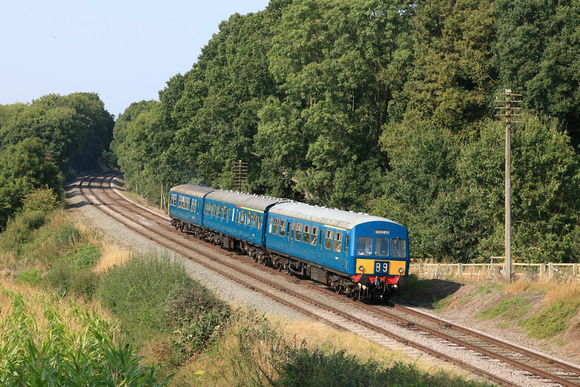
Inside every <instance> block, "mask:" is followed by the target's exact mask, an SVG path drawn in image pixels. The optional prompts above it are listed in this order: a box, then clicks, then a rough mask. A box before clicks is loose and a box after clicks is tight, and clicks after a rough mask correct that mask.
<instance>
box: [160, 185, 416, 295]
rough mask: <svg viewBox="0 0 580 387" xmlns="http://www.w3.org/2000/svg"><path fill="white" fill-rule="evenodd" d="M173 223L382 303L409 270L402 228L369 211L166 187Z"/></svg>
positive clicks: (190, 187)
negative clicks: (364, 212) (169, 189)
mask: <svg viewBox="0 0 580 387" xmlns="http://www.w3.org/2000/svg"><path fill="white" fill-rule="evenodd" d="M169 215H170V216H171V224H172V225H173V226H174V227H175V228H176V229H178V230H180V231H182V232H187V233H190V234H193V235H195V236H196V237H198V238H200V239H204V240H207V241H210V242H212V243H214V244H216V245H219V246H221V247H224V248H227V249H230V250H238V251H242V252H245V253H247V254H248V255H250V256H251V257H253V258H254V260H256V261H259V262H262V263H264V264H267V265H271V266H273V267H275V268H277V269H278V270H281V271H282V270H284V271H287V272H288V273H293V274H296V275H299V276H307V277H309V278H311V279H313V280H316V281H319V282H322V283H324V284H326V285H327V286H330V287H332V288H334V289H335V290H336V291H337V292H342V293H345V294H348V295H349V296H351V297H353V298H356V299H362V298H380V299H383V300H387V299H388V298H389V296H390V295H391V294H392V293H393V292H395V291H396V290H397V287H398V283H399V279H400V278H401V277H406V276H407V274H408V270H409V251H408V234H407V229H406V228H405V227H403V226H401V225H399V224H397V223H395V222H393V221H391V220H388V219H385V218H380V217H377V216H371V215H368V214H361V213H354V212H348V211H341V210H336V209H328V208H324V207H317V206H311V205H308V204H304V203H298V202H294V201H289V200H285V199H276V198H269V197H264V196H256V195H248V194H244V193H239V192H230V191H221V190H216V189H212V188H207V187H200V186H196V185H188V184H184V185H179V186H177V187H174V188H172V189H171V193H170V205H169Z"/></svg>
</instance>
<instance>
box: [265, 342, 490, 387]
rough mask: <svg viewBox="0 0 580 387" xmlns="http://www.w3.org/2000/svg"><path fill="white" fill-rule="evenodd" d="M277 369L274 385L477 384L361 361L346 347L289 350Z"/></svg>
mask: <svg viewBox="0 0 580 387" xmlns="http://www.w3.org/2000/svg"><path fill="white" fill-rule="evenodd" d="M277 369H278V372H279V377H278V378H277V379H275V380H274V381H272V383H271V385H273V386H281V387H282V386H283V387H293V386H296V387H308V386H329V387H330V386H336V387H349V386H352V387H358V386H425V387H427V386H429V387H432V386H448V385H458V386H459V385H461V386H470V385H471V386H475V385H478V384H477V383H476V382H466V381H465V380H459V379H457V380H453V379H451V378H449V376H448V375H445V374H437V373H435V374H428V373H425V372H422V371H420V370H419V369H418V368H417V367H416V366H415V365H413V364H405V363H399V362H397V363H395V364H394V365H392V366H391V367H385V366H384V365H382V364H380V363H379V362H376V361H373V360H367V361H362V360H360V359H358V358H357V357H356V356H352V355H347V354H346V352H345V351H344V350H341V351H335V352H331V353H328V354H327V353H324V352H323V351H321V350H319V349H315V350H314V351H311V350H308V349H305V348H301V349H289V350H288V351H287V353H286V355H285V356H284V357H283V358H282V361H281V362H280V363H279V364H278V366H277Z"/></svg>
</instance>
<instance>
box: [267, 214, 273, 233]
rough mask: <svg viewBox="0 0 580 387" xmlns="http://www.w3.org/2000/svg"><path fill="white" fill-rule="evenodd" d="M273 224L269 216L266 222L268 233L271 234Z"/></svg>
mask: <svg viewBox="0 0 580 387" xmlns="http://www.w3.org/2000/svg"><path fill="white" fill-rule="evenodd" d="M273 224H274V220H273V219H272V218H270V221H269V222H268V232H269V233H270V234H272V228H273Z"/></svg>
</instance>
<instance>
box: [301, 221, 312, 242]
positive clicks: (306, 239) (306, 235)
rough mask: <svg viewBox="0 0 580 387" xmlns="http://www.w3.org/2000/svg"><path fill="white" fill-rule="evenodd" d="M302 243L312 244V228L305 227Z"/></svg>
mask: <svg viewBox="0 0 580 387" xmlns="http://www.w3.org/2000/svg"><path fill="white" fill-rule="evenodd" d="M302 242H304V243H310V226H308V225H306V224H305V225H304V233H303V234H302Z"/></svg>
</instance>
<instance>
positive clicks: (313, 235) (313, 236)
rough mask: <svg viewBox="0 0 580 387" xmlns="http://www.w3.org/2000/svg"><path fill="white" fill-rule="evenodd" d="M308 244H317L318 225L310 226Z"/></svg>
mask: <svg viewBox="0 0 580 387" xmlns="http://www.w3.org/2000/svg"><path fill="white" fill-rule="evenodd" d="M310 244H311V245H313V246H316V245H317V244H318V227H312V231H311V235H310Z"/></svg>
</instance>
